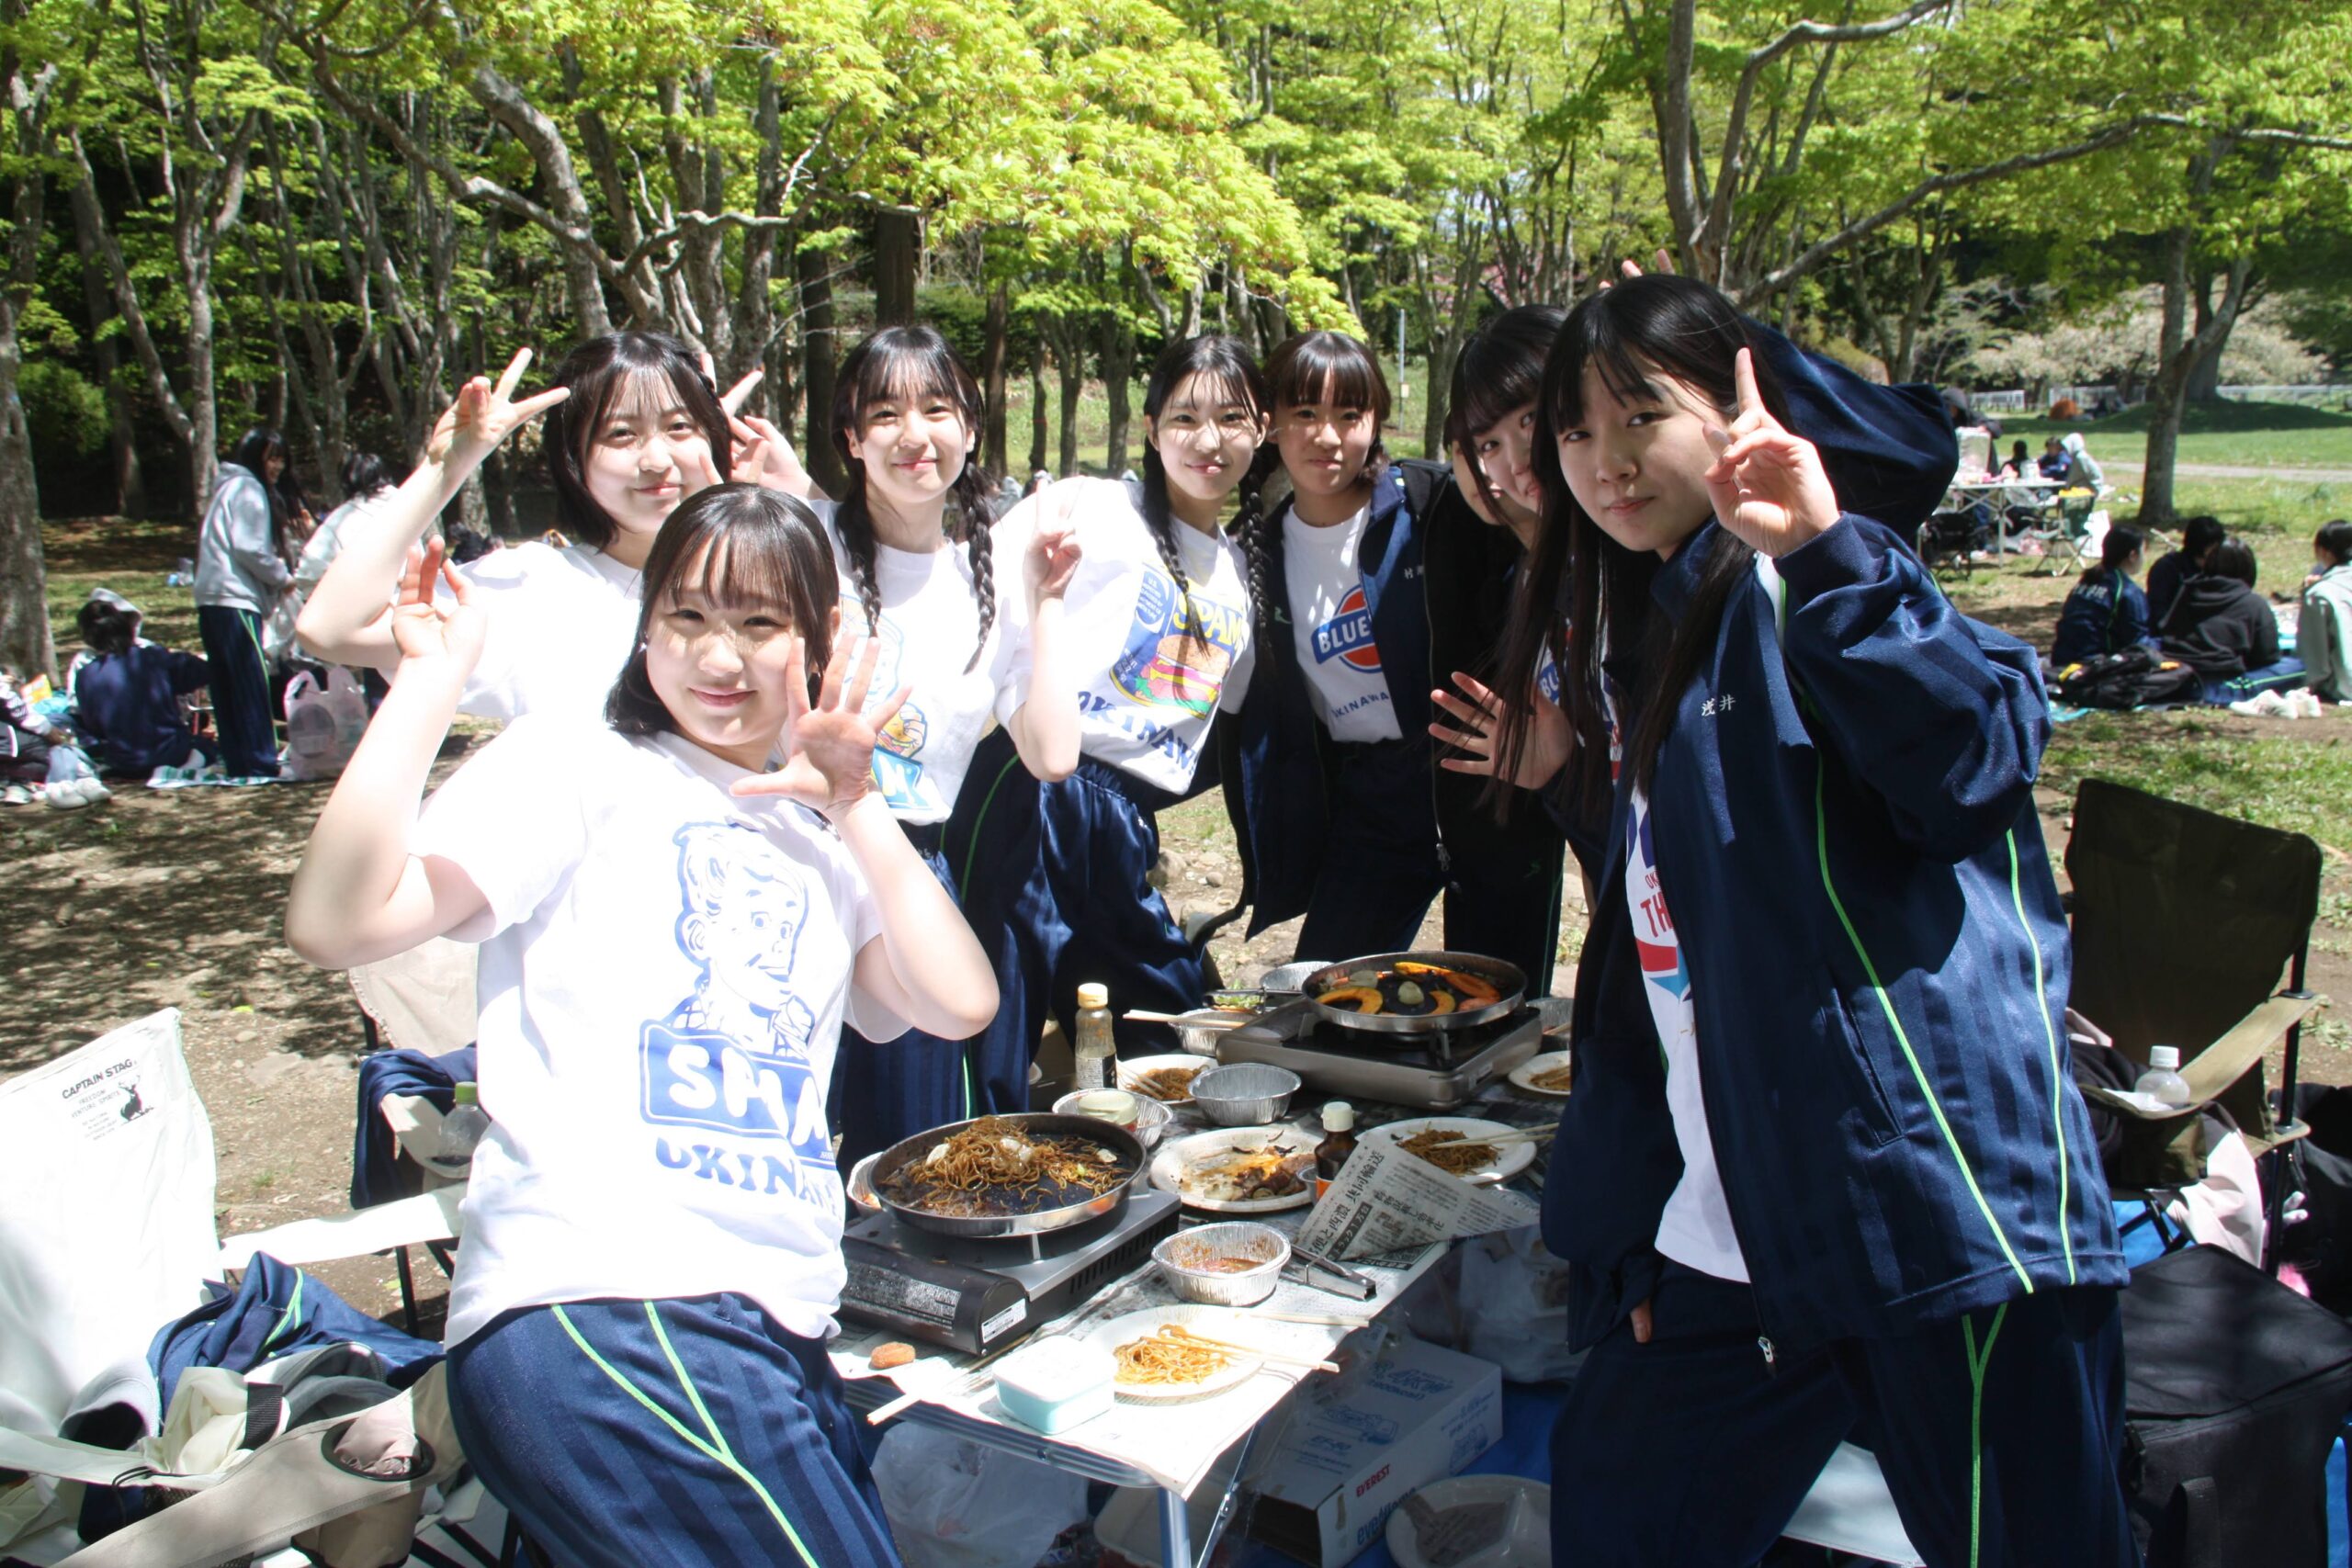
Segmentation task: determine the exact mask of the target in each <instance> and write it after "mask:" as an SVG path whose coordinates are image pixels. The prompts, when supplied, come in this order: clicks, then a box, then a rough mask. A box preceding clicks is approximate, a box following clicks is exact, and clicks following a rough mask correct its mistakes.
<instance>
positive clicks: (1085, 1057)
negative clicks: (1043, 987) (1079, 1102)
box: [1070, 981, 1119, 1093]
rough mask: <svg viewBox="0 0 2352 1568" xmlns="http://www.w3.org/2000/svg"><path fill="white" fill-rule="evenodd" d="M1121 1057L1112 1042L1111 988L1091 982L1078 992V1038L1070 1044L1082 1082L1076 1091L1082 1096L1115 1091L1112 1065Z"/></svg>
mask: <svg viewBox="0 0 2352 1568" xmlns="http://www.w3.org/2000/svg"><path fill="white" fill-rule="evenodd" d="M1118 1054H1119V1048H1118V1045H1117V1043H1115V1042H1114V1041H1113V1039H1112V1038H1111V991H1110V987H1107V986H1102V985H1097V984H1094V983H1093V982H1091V981H1090V982H1089V983H1087V984H1086V985H1083V986H1080V987H1079V988H1078V1038H1077V1039H1075V1040H1073V1041H1072V1042H1071V1043H1070V1056H1071V1059H1072V1061H1073V1062H1074V1063H1075V1065H1076V1066H1077V1079H1078V1081H1077V1083H1076V1084H1075V1085H1073V1086H1072V1087H1074V1088H1076V1089H1078V1090H1080V1092H1081V1093H1082V1092H1084V1091H1085V1090H1087V1089H1110V1088H1113V1087H1114V1085H1113V1084H1112V1081H1111V1077H1112V1067H1111V1063H1112V1061H1113V1060H1114V1058H1116V1056H1117V1055H1118Z"/></svg>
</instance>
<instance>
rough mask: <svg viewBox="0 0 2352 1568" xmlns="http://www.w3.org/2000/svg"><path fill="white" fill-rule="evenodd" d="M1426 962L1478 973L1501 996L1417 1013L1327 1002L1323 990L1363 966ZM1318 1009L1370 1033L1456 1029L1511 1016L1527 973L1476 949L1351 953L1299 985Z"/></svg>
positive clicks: (1337, 985) (1341, 983) (1336, 985)
mask: <svg viewBox="0 0 2352 1568" xmlns="http://www.w3.org/2000/svg"><path fill="white" fill-rule="evenodd" d="M1400 963H1402V964H1429V965H1430V966H1431V967H1433V968H1439V969H1458V970H1460V971H1461V972H1462V973H1463V974H1464V975H1471V976H1476V977H1477V978H1479V979H1481V980H1484V981H1485V982H1487V984H1488V985H1489V986H1492V987H1494V988H1495V990H1496V992H1497V993H1498V995H1497V996H1496V998H1495V999H1494V1000H1493V1001H1491V1002H1488V1003H1487V1005H1486V1006H1484V1007H1478V1008H1464V1009H1461V1010H1457V1011H1454V1012H1432V1013H1422V1014H1420V1015H1419V1016H1418V1017H1416V1016H1413V1015H1409V1014H1404V1013H1390V1012H1356V1011H1353V1010H1351V1009H1348V1008H1337V1007H1326V1006H1325V1005H1324V1003H1323V993H1324V992H1326V991H1330V990H1337V989H1339V988H1340V987H1345V986H1346V985H1347V984H1348V976H1350V975H1351V974H1352V973H1355V972H1357V971H1359V970H1364V969H1371V970H1375V971H1377V970H1384V969H1394V968H1396V967H1397V964H1400ZM1299 990H1300V991H1301V992H1303V993H1304V994H1305V995H1306V999H1307V1000H1309V1001H1311V1002H1313V1003H1314V1004H1315V1010H1316V1012H1317V1013H1318V1014H1319V1015H1321V1016H1322V1017H1323V1018H1325V1019H1327V1020H1329V1021H1330V1022H1333V1023H1336V1024H1338V1025H1339V1026H1340V1028H1342V1029H1357V1030H1362V1031H1363V1032H1366V1033H1370V1034H1445V1033H1449V1032H1452V1031H1453V1030H1457V1029H1469V1028H1473V1027H1475V1026H1476V1025H1478V1024H1481V1023H1485V1022H1487V1021H1490V1020H1493V1019H1498V1018H1507V1017H1509V1016H1510V1013H1511V1011H1512V1010H1514V1009H1515V1008H1517V1007H1518V1006H1519V1004H1520V1001H1521V998H1523V997H1524V996H1525V995H1526V993H1527V976H1525V975H1524V974H1522V973H1521V971H1520V967H1519V965H1518V964H1507V963H1505V962H1504V961H1503V960H1501V959H1499V958H1485V957H1481V956H1480V955H1479V954H1477V953H1374V954H1373V955H1372V956H1371V957H1369V958H1351V959H1349V960H1348V961H1347V962H1346V963H1345V964H1326V965H1324V966H1323V967H1322V968H1320V969H1317V971H1316V972H1315V973H1314V974H1312V975H1309V976H1307V977H1306V980H1305V981H1304V982H1302V983H1301V985H1300V986H1299Z"/></svg>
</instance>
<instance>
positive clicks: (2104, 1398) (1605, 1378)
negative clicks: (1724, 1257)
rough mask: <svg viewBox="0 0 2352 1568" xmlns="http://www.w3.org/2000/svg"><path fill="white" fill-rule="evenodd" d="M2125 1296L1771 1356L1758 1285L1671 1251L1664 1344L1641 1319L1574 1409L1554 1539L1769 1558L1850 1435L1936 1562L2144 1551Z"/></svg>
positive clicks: (1602, 1362) (1741, 1564)
mask: <svg viewBox="0 0 2352 1568" xmlns="http://www.w3.org/2000/svg"><path fill="white" fill-rule="evenodd" d="M2115 1297H2116V1292H2113V1291H2111V1290H2096V1289H2088V1288H2085V1289H2077V1290H2063V1291H2044V1292H2036V1293H2035V1294H2033V1295H2030V1296H2025V1297H2021V1298H2019V1299H2018V1300H2016V1301H2012V1302H2010V1303H2008V1304H2007V1306H2004V1307H2001V1308H1999V1309H1997V1310H1996V1311H1987V1312H1975V1313H1971V1314H1968V1316H1967V1317H1965V1318H1962V1319H1959V1320H1956V1321H1953V1322H1950V1323H1940V1324H1937V1325H1933V1326H1931V1327H1928V1328H1923V1329H1920V1330H1918V1331H1917V1332H1915V1333H1911V1334H1907V1335H1902V1336H1897V1337H1888V1338H1875V1339H1843V1340H1838V1341H1834V1342H1832V1343H1831V1344H1829V1345H1827V1346H1825V1347H1823V1348H1818V1349H1815V1350H1811V1351H1807V1352H1804V1353H1802V1354H1797V1355H1789V1354H1785V1353H1781V1354H1779V1355H1778V1356H1777V1365H1775V1366H1773V1367H1769V1368H1768V1366H1767V1364H1766V1362H1765V1359H1764V1356H1763V1352H1762V1348H1761V1347H1760V1346H1759V1345H1758V1338H1759V1337H1760V1335H1759V1331H1758V1324H1757V1319H1756V1307H1755V1299H1754V1297H1753V1296H1752V1295H1751V1294H1750V1292H1748V1289H1747V1286H1745V1285H1739V1284H1734V1283H1730V1282H1728V1281H1725V1280H1714V1279H1710V1278H1708V1277H1707V1276H1705V1275H1702V1274H1697V1273H1694V1272H1692V1271H1691V1270H1690V1269H1682V1268H1679V1267H1677V1266H1674V1265H1668V1269H1667V1273H1666V1277H1665V1279H1664V1280H1661V1281H1660V1283H1659V1285H1658V1288H1657V1294H1656V1295H1655V1296H1654V1297H1653V1298H1652V1303H1651V1310H1652V1313H1653V1314H1654V1324H1655V1328H1654V1331H1653V1333H1652V1336H1651V1339H1650V1342H1649V1343H1648V1344H1646V1345H1640V1344H1635V1343H1634V1337H1633V1330H1632V1328H1631V1326H1630V1325H1627V1324H1620V1325H1618V1326H1617V1328H1616V1329H1615V1330H1614V1331H1613V1332H1612V1333H1611V1335H1610V1336H1609V1337H1608V1338H1606V1339H1604V1340H1602V1341H1601V1342H1600V1344H1598V1345H1595V1346H1594V1347H1593V1348H1592V1350H1591V1352H1590V1354H1589V1355H1588V1356H1587V1357H1586V1358H1585V1361H1584V1365H1583V1367H1582V1369H1581V1370H1580V1371H1578V1372H1577V1381H1576V1383H1575V1385H1574V1387H1573V1388H1571V1390H1570V1391H1569V1393H1568V1400H1567V1404H1566V1407H1565V1408H1563V1410H1562V1411H1561V1413H1560V1420H1559V1425H1558V1427H1556V1428H1555V1430H1554V1433H1553V1438H1552V1532H1553V1557H1554V1559H1555V1561H1557V1562H1574V1563H1576V1564H1577V1568H1604V1565H1607V1568H1634V1565H1636V1564H1638V1565H1641V1568H1748V1565H1749V1564H1752V1563H1754V1562H1758V1560H1759V1559H1761V1558H1762V1557H1763V1556H1764V1554H1765V1552H1766V1551H1768V1550H1770V1547H1771V1545H1772V1543H1773V1541H1774V1540H1776V1539H1777V1538H1778V1537H1779V1536H1780V1534H1781V1529H1782V1528H1783V1527H1785V1526H1786V1525H1787V1523H1788V1521H1789V1518H1790V1517H1791V1516H1792V1514H1794V1513H1795V1511H1796V1507H1797V1505H1798V1503H1799V1502H1801V1501H1802V1500H1803V1499H1804V1495H1805V1494H1806V1493H1807V1492H1808V1491H1810V1490H1811V1489H1812V1486H1813V1483H1814V1481H1815V1478H1816V1477H1817V1476H1818V1475H1819V1474H1820V1473H1821V1468H1822V1466H1823V1465H1824V1464H1826V1463H1827V1462H1828V1459H1829V1456H1830V1454H1831V1452H1832V1451H1833V1450H1836V1448H1837V1446H1838V1443H1839V1442H1840V1441H1841V1440H1848V1441H1852V1442H1856V1443H1860V1444H1861V1445H1862V1446H1864V1447H1866V1448H1869V1449H1870V1450H1872V1451H1873V1452H1874V1453H1875V1454H1876V1455H1877V1456H1878V1461H1879V1466H1880V1468H1881V1469H1882V1470H1883V1472H1885V1475H1886V1482H1887V1488H1888V1490H1889V1491H1890V1492H1892V1493H1893V1494H1894V1502H1895V1506H1896V1509H1897V1511H1898V1512H1900V1513H1901V1515H1902V1516H1903V1525H1904V1529H1905V1530H1906V1531H1908V1532H1909V1534H1910V1537H1911V1544H1912V1545H1913V1546H1914V1547H1915V1548H1917V1551H1918V1552H1919V1554H1920V1555H1921V1556H1922V1557H1924V1558H1926V1559H1927V1560H1928V1563H1929V1564H1930V1565H1931V1568H1995V1565H1996V1564H1998V1565H2001V1568H2027V1565H2029V1564H2030V1565H2032V1568H2056V1565H2058V1564H2064V1565H2065V1568H2138V1564H2139V1562H2140V1554H2139V1551H2138V1550H2137V1548H2135V1547H2134V1546H2133V1544H2132V1540H2131V1526H2130V1523H2129V1520H2128V1519H2127V1517H2126V1516H2125V1512H2124V1499H2123V1490H2122V1483H2121V1479H2120V1475H2121V1464H2122V1453H2123V1341H2122V1330H2121V1327H2120V1323H2119V1321H2118V1318H2117V1314H2116V1309H2115Z"/></svg>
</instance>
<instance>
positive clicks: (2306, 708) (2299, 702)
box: [2287, 686, 2324, 718]
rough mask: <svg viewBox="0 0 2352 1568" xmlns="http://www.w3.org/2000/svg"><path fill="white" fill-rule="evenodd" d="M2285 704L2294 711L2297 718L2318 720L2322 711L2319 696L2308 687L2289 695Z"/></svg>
mask: <svg viewBox="0 0 2352 1568" xmlns="http://www.w3.org/2000/svg"><path fill="white" fill-rule="evenodd" d="M2287 702H2288V704H2289V705H2290V706H2291V707H2293V709H2294V710H2295V716H2296V717H2297V718H2318V717H2320V716H2322V714H2323V713H2324V709H2322V708H2321V706H2320V705H2319V694H2318V693H2317V692H2314V691H2312V689H2311V688H2310V687H2308V686H2306V687H2304V688H2302V689H2301V691H2296V692H2290V693H2289V694H2288V696H2287Z"/></svg>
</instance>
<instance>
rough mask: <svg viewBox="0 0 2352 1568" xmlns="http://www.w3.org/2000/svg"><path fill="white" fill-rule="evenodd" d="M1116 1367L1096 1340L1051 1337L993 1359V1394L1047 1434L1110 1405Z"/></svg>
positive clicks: (1064, 1429) (1011, 1411)
mask: <svg viewBox="0 0 2352 1568" xmlns="http://www.w3.org/2000/svg"><path fill="white" fill-rule="evenodd" d="M1117 1371H1118V1363H1117V1362H1116V1361H1114V1360H1113V1359H1112V1357H1111V1352H1110V1351H1108V1350H1105V1349H1104V1348H1103V1347H1101V1346H1100V1345H1091V1344H1089V1343H1087V1342H1086V1341H1085V1340H1083V1339H1079V1338H1075V1337H1071V1338H1059V1339H1054V1340H1051V1341H1049V1342H1047V1343H1046V1344H1042V1345H1032V1346H1029V1347H1028V1348H1025V1349H1023V1350H1020V1351H1018V1352H1016V1353H1015V1354H1013V1355H1011V1356H1007V1357H1006V1358H1005V1359H1003V1360H1001V1361H1000V1362H998V1363H997V1369H996V1399H997V1403H998V1404H1001V1405H1002V1406H1004V1413H1005V1414H1006V1415H1007V1416H1012V1418H1013V1419H1014V1420H1015V1421H1018V1422H1020V1423H1021V1424H1022V1425H1023V1426H1024V1427H1028V1428H1030V1429H1031V1430H1032V1431H1037V1432H1044V1433H1046V1435H1047V1436H1051V1435H1052V1434H1054V1433H1056V1432H1067V1431H1069V1429H1070V1428H1071V1427H1076V1426H1078V1425H1080V1423H1082V1422H1087V1421H1091V1420H1093V1419H1094V1417H1096V1416H1100V1415H1102V1414H1103V1412H1104V1411H1105V1410H1108V1409H1110V1408H1111V1404H1112V1387H1111V1382H1112V1379H1113V1378H1114V1376H1115V1375H1116V1374H1117Z"/></svg>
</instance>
